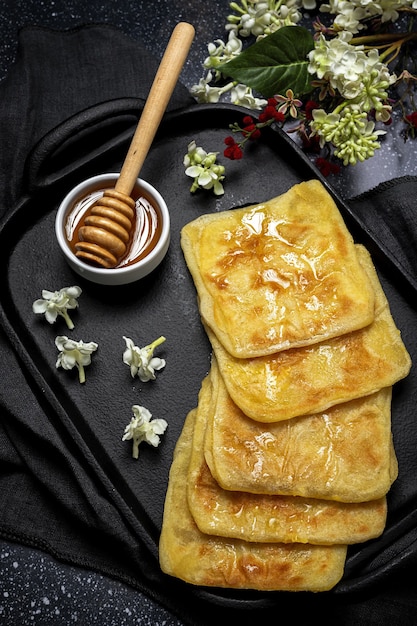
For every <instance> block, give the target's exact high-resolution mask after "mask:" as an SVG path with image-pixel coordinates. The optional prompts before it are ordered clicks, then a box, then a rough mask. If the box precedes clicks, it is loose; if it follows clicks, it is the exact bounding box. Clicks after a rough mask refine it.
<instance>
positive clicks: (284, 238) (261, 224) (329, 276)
mask: <svg viewBox="0 0 417 626" xmlns="http://www.w3.org/2000/svg"><path fill="white" fill-rule="evenodd" d="M181 245H182V249H183V252H184V256H185V259H186V262H187V265H188V268H189V270H190V272H191V275H192V277H193V280H194V283H195V286H196V289H197V293H198V297H199V306H200V313H201V316H202V319H203V321H204V322H205V323H206V324H207V325H208V326H209V327H210V328H211V329H212V330H213V332H214V333H215V334H216V336H217V338H218V340H219V341H220V342H221V343H222V344H223V346H224V348H225V349H226V350H227V351H228V352H230V353H231V354H232V355H233V356H235V357H238V358H251V357H255V356H264V355H267V354H273V353H275V352H278V351H280V350H286V349H288V348H294V347H299V346H306V345H312V344H314V343H317V342H319V341H324V340H327V339H330V338H331V337H336V336H339V335H342V334H344V333H347V332H351V331H353V330H357V329H359V328H363V327H364V326H366V325H368V324H370V323H371V322H372V321H373V318H374V293H373V289H372V286H371V285H370V283H369V279H368V277H367V275H366V273H365V271H364V270H363V268H362V267H361V264H360V263H359V260H358V258H357V253H356V250H355V246H354V243H353V239H352V237H351V235H350V233H349V231H348V230H347V228H346V225H345V223H344V222H343V219H342V217H341V215H340V212H339V210H338V208H337V207H336V205H335V203H334V201H333V199H332V198H331V196H330V195H329V194H328V192H327V191H326V190H325V188H324V187H323V186H322V184H321V183H320V182H319V181H316V180H311V181H308V182H304V183H300V184H298V185H295V186H294V187H292V188H291V189H290V190H289V191H287V192H286V193H284V194H282V195H281V196H278V197H277V198H274V199H272V200H270V201H268V202H265V203H262V204H258V205H255V206H253V207H248V208H243V209H234V210H230V211H224V212H221V213H212V214H209V215H203V216H201V217H199V218H197V219H196V220H194V221H192V222H190V223H189V224H187V225H186V226H184V228H183V229H182V234H181Z"/></svg>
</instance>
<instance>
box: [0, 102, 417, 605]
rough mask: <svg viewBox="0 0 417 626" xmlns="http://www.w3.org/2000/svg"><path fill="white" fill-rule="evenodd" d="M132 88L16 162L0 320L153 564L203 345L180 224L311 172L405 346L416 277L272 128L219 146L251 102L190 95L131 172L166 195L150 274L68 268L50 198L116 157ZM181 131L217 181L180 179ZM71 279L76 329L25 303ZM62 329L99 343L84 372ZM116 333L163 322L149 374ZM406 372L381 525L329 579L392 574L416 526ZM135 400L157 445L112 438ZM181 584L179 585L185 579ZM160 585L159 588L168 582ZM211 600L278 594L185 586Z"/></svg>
mask: <svg viewBox="0 0 417 626" xmlns="http://www.w3.org/2000/svg"><path fill="white" fill-rule="evenodd" d="M136 106H137V103H136V102H135V101H134V100H133V99H122V100H115V101H111V102H109V103H103V104H102V105H100V106H98V107H93V108H92V109H89V110H87V111H85V112H83V113H82V114H79V115H77V116H76V117H74V118H72V119H70V120H68V122H66V123H64V124H63V125H61V126H60V127H58V128H57V129H55V130H54V131H52V132H51V133H50V134H49V135H47V136H46V137H45V138H44V139H43V140H42V141H41V143H40V144H39V145H38V146H37V147H36V149H35V150H34V152H33V153H32V155H31V156H30V159H29V161H28V164H27V171H26V175H27V193H26V194H25V195H24V197H23V198H22V200H21V201H20V203H19V204H18V206H17V207H16V208H15V210H14V211H13V212H12V213H11V214H10V215H9V216H8V217H7V218H6V220H5V221H4V222H3V224H2V227H1V231H0V255H1V265H0V267H1V270H0V272H1V280H2V289H1V290H0V312H1V322H2V325H3V327H4V329H5V331H6V333H7V334H8V336H9V338H10V340H11V341H12V343H13V345H14V347H15V349H16V351H17V352H18V354H19V356H20V359H21V361H22V363H23V364H24V367H25V368H26V370H27V373H28V376H29V377H30V378H31V380H32V384H33V387H34V389H35V390H36V393H38V394H39V397H42V404H43V405H45V406H47V409H46V410H47V413H48V415H49V419H53V420H54V421H55V423H57V424H58V427H59V428H60V429H61V430H62V432H64V433H66V434H67V435H68V434H69V435H70V436H71V438H72V440H73V441H74V442H75V443H76V445H77V446H79V447H80V449H81V450H82V451H83V453H84V454H85V456H86V458H87V459H88V460H89V462H90V464H91V467H92V468H93V470H94V471H95V472H96V474H97V476H98V477H99V479H100V481H101V484H102V486H103V488H104V489H105V491H106V493H107V495H108V497H109V498H111V499H112V500H113V501H114V502H115V503H116V505H117V506H119V507H121V509H123V511H124V512H125V515H126V516H127V517H128V518H129V519H128V521H129V523H130V524H131V525H132V527H133V528H134V529H135V532H136V534H137V537H138V541H141V542H143V543H144V544H146V546H147V547H148V548H149V550H150V551H151V553H152V554H153V557H154V567H155V576H156V577H157V576H158V572H159V565H158V538H159V533H160V528H161V521H162V513H163V505H164V499H165V492H166V487H167V481H168V473H169V469H170V466H171V461H172V454H173V450H174V447H175V444H176V441H177V438H178V436H179V434H180V432H181V429H182V425H183V422H184V419H185V417H186V415H187V413H188V412H189V411H190V409H192V408H193V407H195V406H196V403H197V396H198V392H199V389H200V385H201V381H202V379H203V377H204V376H205V375H206V374H207V372H208V370H209V367H210V355H211V351H210V345H209V342H208V340H207V337H206V334H205V332H204V330H203V327H202V324H201V322H200V318H199V313H198V307H197V300H196V292H195V288H194V285H193V282H192V280H191V277H190V275H189V272H188V270H187V267H186V264H185V261H184V258H183V255H182V251H181V248H180V231H181V228H182V226H183V225H184V224H186V223H187V222H189V221H191V220H193V219H194V218H196V217H198V216H199V215H202V214H204V213H211V212H215V211H222V210H225V209H230V208H232V207H237V206H242V205H247V204H252V203H257V202H261V201H264V200H267V199H269V198H271V197H273V196H276V195H279V194H281V193H283V192H285V191H287V190H288V189H289V188H290V187H291V186H292V185H294V184H296V183H299V182H301V181H304V180H308V179H311V178H318V179H320V180H321V181H322V183H323V184H324V185H325V186H326V187H327V189H328V191H329V192H330V193H331V194H332V195H333V197H334V198H335V200H336V202H337V204H338V206H339V208H340V211H341V213H342V215H343V217H344V219H345V221H346V223H347V225H348V227H349V229H350V230H351V232H352V234H353V236H354V238H355V240H356V241H357V242H361V243H364V244H365V245H367V247H368V248H369V249H370V251H371V253H372V254H373V258H374V262H375V264H376V267H377V269H378V272H379V274H380V278H381V281H382V284H383V287H384V289H385V292H386V294H387V296H388V299H389V301H390V305H391V310H392V314H393V316H394V318H395V320H396V323H397V325H398V327H399V328H400V330H401V332H402V335H403V339H404V342H405V343H406V346H407V348H408V350H409V352H410V354H411V356H412V358H414V357H415V356H416V355H415V354H414V353H415V351H416V348H415V344H416V341H415V337H416V332H415V331H416V328H417V319H416V311H415V305H414V301H415V290H416V283H415V281H414V279H413V278H412V277H411V279H410V277H404V276H402V274H401V271H400V269H399V268H398V266H397V264H396V261H395V259H393V258H391V257H390V256H389V255H388V253H387V251H386V250H384V249H383V247H381V244H380V243H379V244H378V243H377V242H376V241H375V240H374V239H373V236H372V233H369V232H367V231H366V230H365V228H364V227H363V225H362V224H361V223H360V221H359V220H358V219H357V218H356V217H355V215H354V214H352V212H351V211H350V209H349V206H348V205H347V204H346V203H344V202H343V201H342V200H341V199H340V198H339V197H338V196H337V194H336V193H335V191H334V190H333V189H332V188H331V187H329V185H328V184H327V182H326V180H325V179H324V178H322V177H321V175H320V173H319V172H318V171H317V170H316V168H314V166H313V165H312V164H311V162H310V161H309V159H308V158H306V156H305V155H304V154H303V153H302V151H301V150H299V149H298V147H297V146H296V145H295V143H294V142H293V140H292V139H290V138H289V137H288V136H287V135H286V134H285V133H284V132H282V131H281V130H280V129H278V128H268V129H264V131H263V134H262V138H261V140H259V141H257V142H252V143H250V144H249V145H248V146H247V148H246V150H245V156H244V158H243V160H241V161H234V162H232V161H228V160H226V159H225V158H224V157H223V155H222V151H223V148H224V144H223V141H224V138H225V137H226V136H227V135H229V134H230V129H229V125H230V124H231V123H233V122H235V121H241V118H242V116H243V115H246V114H247V113H248V111H247V110H246V109H241V108H239V107H234V106H231V105H201V106H193V107H190V108H188V109H184V110H181V111H177V112H174V113H171V114H169V115H167V116H166V117H165V118H164V122H163V124H162V125H161V128H160V131H159V132H158V135H157V137H156V139H155V141H154V145H153V147H152V149H151V151H150V154H149V156H148V158H147V160H146V162H145V165H144V167H143V170H142V172H141V177H142V178H144V179H145V180H147V181H148V182H150V183H151V184H153V185H154V186H155V187H156V188H157V189H158V190H159V191H160V192H161V194H162V195H163V196H164V198H165V200H166V202H167V204H168V207H169V210H170V214H171V221H172V238H171V244H170V249H169V251H168V254H167V256H166V258H165V260H164V261H163V263H162V264H161V265H160V267H159V268H157V269H156V270H155V271H154V272H153V273H152V274H151V275H150V276H148V277H147V278H145V279H143V280H142V281H140V282H137V283H134V284H131V285H128V286H124V287H107V286H101V285H94V284H92V283H89V282H86V281H85V280H83V279H82V278H80V277H78V276H77V275H76V274H74V273H73V272H72V270H71V269H70V268H69V267H68V266H67V264H66V262H65V260H64V259H63V257H62V255H61V253H60V250H59V248H58V244H57V242H56V240H55V235H54V219H55V214H56V210H57V207H58V205H59V202H60V201H61V199H62V198H63V197H64V195H65V194H66V193H67V192H68V191H69V189H70V188H71V187H72V186H74V185H75V184H77V183H78V182H80V181H81V180H83V179H85V178H86V177H88V176H90V175H93V174H99V173H102V172H113V171H115V172H117V171H119V170H120V167H121V163H122V160H123V157H124V154H125V152H126V150H127V146H128V142H129V140H130V138H131V135H132V132H133V130H134V126H135V124H136V121H137V115H138V112H137V110H136ZM192 140H195V141H196V142H197V145H201V146H203V147H204V148H205V149H206V150H207V151H214V152H219V153H220V154H219V161H220V162H222V163H223V164H225V165H226V168H227V172H226V179H225V181H224V187H225V193H224V195H223V196H221V197H218V198H216V197H215V196H214V194H213V193H212V192H207V191H205V192H197V193H195V194H191V193H190V191H189V188H190V185H191V182H192V181H191V179H189V178H187V177H186V176H185V173H184V166H183V157H184V155H185V154H186V152H187V146H188V143H189V142H190V141H192ZM73 284H78V285H80V286H81V288H82V290H83V293H82V295H81V297H80V300H79V303H80V306H79V309H78V310H77V311H75V312H73V313H72V318H73V321H74V323H75V329H74V330H73V331H68V330H67V328H66V326H65V323H64V322H63V321H61V320H59V321H58V322H57V323H56V324H55V325H53V326H51V325H49V324H48V323H47V322H46V321H45V319H44V317H43V316H37V315H34V314H33V312H32V303H33V301H34V300H35V299H36V298H39V297H40V296H41V292H42V289H50V290H55V289H60V288H61V287H64V286H69V285H73ZM58 334H67V335H68V336H71V337H73V338H74V339H83V340H84V341H96V342H97V343H98V344H99V348H98V351H97V353H95V354H94V355H93V361H92V364H91V365H90V366H89V367H88V368H87V370H86V377H87V381H86V383H85V385H80V384H79V383H78V380H77V374H76V372H75V371H71V372H64V371H63V370H62V369H60V370H57V369H56V367H55V361H56V357H57V350H56V348H55V345H54V339H55V337H56V335H58ZM123 335H125V336H128V337H131V338H132V339H133V340H134V342H135V343H136V344H137V345H139V346H143V345H146V344H147V343H150V342H151V341H152V340H154V339H156V338H157V337H158V336H159V335H165V337H166V338H167V340H166V342H165V343H164V344H163V345H162V346H161V347H160V348H158V352H157V354H158V355H160V356H162V357H163V358H165V359H166V367H165V369H164V370H162V371H161V372H160V373H159V374H158V376H157V380H156V381H153V382H150V383H147V384H142V383H140V381H139V380H138V379H135V380H133V379H132V378H131V377H130V373H129V368H128V367H127V366H126V365H124V364H123V362H122V354H123V351H124V341H123V338H122V337H123ZM415 389H416V375H415V371H414V368H413V369H412V371H411V373H410V375H409V377H408V378H407V379H406V380H405V381H402V382H401V383H399V384H398V385H396V387H395V393H394V399H393V416H392V424H393V426H392V427H393V434H394V443H395V447H396V452H397V456H398V460H399V471H400V475H399V478H398V480H397V481H396V483H395V484H394V486H393V488H392V490H391V492H390V494H389V517H388V521H387V527H386V531H385V533H384V534H383V536H382V537H381V538H379V539H377V540H374V541H372V542H368V543H366V544H363V545H360V546H352V547H351V548H349V552H348V559H347V564H346V571H345V576H344V578H343V580H342V581H341V582H340V584H339V585H338V586H337V587H336V588H335V589H334V590H333V591H332V592H331V593H332V594H349V593H351V592H354V591H356V590H361V589H364V588H367V587H371V586H372V585H375V584H376V583H378V582H379V581H380V580H381V579H385V578H386V577H387V576H389V575H390V574H392V575H394V574H395V572H396V571H397V570H398V568H400V567H401V563H402V562H403V561H404V559H407V558H408V557H409V555H410V552H411V553H412V552H413V550H414V549H415V548H413V545H412V542H411V539H409V536H410V535H409V533H411V532H412V530H413V529H414V528H415V526H416V517H417V516H416V501H417V497H416V487H415V483H414V480H415V475H416V472H417V461H416V460H415V457H416V456H417V455H415V450H417V434H416V428H415V426H414V421H415V420H414V407H415V398H414V396H415ZM133 404H143V405H144V406H146V407H147V408H148V409H149V410H150V411H151V413H152V414H153V416H154V417H160V418H164V419H166V420H167V422H168V424H169V426H168V429H167V431H166V433H165V435H164V436H163V438H162V443H161V445H160V446H159V448H158V449H156V450H155V449H153V448H150V447H148V446H146V445H144V446H142V447H141V449H140V458H139V460H138V461H134V460H133V459H132V457H131V443H130V442H122V441H121V437H122V434H123V430H124V427H125V425H126V424H127V423H128V421H129V420H130V417H131V406H132V405H133ZM186 588H187V586H186ZM167 593H169V591H168V590H167ZM191 593H193V594H201V597H204V598H205V599H206V600H208V601H209V602H212V603H214V604H217V605H221V606H226V605H227V606H239V607H242V606H243V607H247V606H252V607H256V606H262V605H269V604H271V602H273V601H275V599H276V595H275V594H261V593H255V592H250V593H248V592H241V593H240V592H233V591H231V590H230V592H229V591H228V590H204V589H193V590H192V591H191Z"/></svg>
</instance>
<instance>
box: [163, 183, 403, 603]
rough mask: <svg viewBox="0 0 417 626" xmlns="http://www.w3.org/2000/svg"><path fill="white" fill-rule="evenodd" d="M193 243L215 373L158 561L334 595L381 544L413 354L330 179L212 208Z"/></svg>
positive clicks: (179, 473)
mask: <svg viewBox="0 0 417 626" xmlns="http://www.w3.org/2000/svg"><path fill="white" fill-rule="evenodd" d="M181 241H182V248H183V252H184V255H185V259H186V262H187V265H188V268H189V270H190V272H191V275H192V277H193V280H194V283H195V286H196V290H197V293H198V302H199V310H200V314H201V318H202V322H203V324H204V326H205V328H206V331H207V334H208V337H209V339H210V342H211V345H212V348H213V355H212V363H211V369H210V372H209V373H208V375H207V376H206V378H204V380H203V381H202V386H201V390H200V393H199V397H198V405H197V406H196V407H194V408H192V410H191V411H190V413H189V414H188V416H187V418H186V421H185V424H184V428H183V431H182V434H181V436H180V438H179V440H178V443H177V446H176V449H175V453H174V459H173V463H172V467H171V471H170V477H169V484H168V490H167V495H166V502H165V510H164V518H163V524H162V533H161V539H160V564H161V568H162V570H163V571H164V572H166V573H168V574H170V575H172V576H176V577H178V578H181V579H183V580H185V581H187V582H189V583H192V584H196V585H205V586H214V587H230V588H247V589H258V590H285V591H300V590H303V591H325V590H328V589H331V588H332V587H333V586H334V585H336V583H337V582H338V581H339V580H340V579H341V577H342V576H343V571H344V565H345V559H346V553H347V546H348V545H350V544H354V543H360V542H364V541H367V540H369V539H371V538H375V537H378V536H379V535H380V534H381V533H382V532H383V530H384V527H385V523H386V514H387V502H386V494H387V492H388V491H389V489H390V487H391V485H392V482H393V481H394V480H395V478H396V477H397V473H398V466H397V460H396V456H395V450H394V447H393V441H392V434H391V392H392V386H393V385H394V384H395V383H396V382H397V381H399V380H400V379H402V378H404V377H405V376H406V375H407V374H408V372H409V369H410V366H411V361H410V357H409V355H408V353H407V350H406V348H405V346H404V344H403V342H402V340H401V336H400V332H399V330H398V329H397V327H396V325H395V322H394V320H393V318H392V316H391V313H390V309H389V305H388V302H387V299H386V297H385V295H384V292H383V290H382V287H381V285H380V282H379V279H378V276H377V273H376V271H375V269H374V266H373V264H372V261H371V258H370V255H369V254H368V252H367V251H366V249H365V248H364V247H363V246H361V245H357V244H355V243H354V241H353V239H352V237H351V235H350V233H349V232H348V230H347V228H346V225H345V224H344V222H343V219H342V217H341V215H340V213H339V211H338V209H337V207H336V205H335V203H334V201H333V200H332V198H331V197H330V195H329V194H328V193H327V191H326V190H325V188H324V187H323V186H322V185H321V183H320V182H318V181H309V182H306V183H301V184H299V185H296V186H294V187H293V188H291V189H290V190H289V191H288V192H287V193H285V194H283V195H281V196H279V197H277V198H274V199H273V200H271V201H269V202H266V203H263V204H259V205H255V206H251V207H246V208H243V209H235V210H231V211H225V212H222V213H215V214H211V215H204V216H201V217H200V218H198V219H196V220H194V221H193V222H191V223H189V224H187V225H186V226H185V227H184V228H183V231H182V240H181Z"/></svg>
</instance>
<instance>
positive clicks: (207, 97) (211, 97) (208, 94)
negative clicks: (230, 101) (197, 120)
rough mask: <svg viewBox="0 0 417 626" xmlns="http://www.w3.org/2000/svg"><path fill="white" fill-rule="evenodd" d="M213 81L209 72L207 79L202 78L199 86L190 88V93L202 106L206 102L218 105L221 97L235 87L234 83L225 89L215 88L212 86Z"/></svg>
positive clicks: (224, 87) (225, 86)
mask: <svg viewBox="0 0 417 626" xmlns="http://www.w3.org/2000/svg"><path fill="white" fill-rule="evenodd" d="M212 80H213V74H212V73H211V72H207V75H206V77H205V78H204V77H203V78H200V80H199V82H198V85H193V86H192V87H191V88H190V93H191V95H193V96H194V97H195V98H196V100H197V102H199V103H200V104H202V103H204V102H208V103H216V102H218V101H219V100H220V98H221V96H222V95H223V94H224V93H226V92H228V91H230V90H231V88H232V87H233V82H229V83H227V85H224V86H223V87H213V86H211V85H210V83H211V81H212Z"/></svg>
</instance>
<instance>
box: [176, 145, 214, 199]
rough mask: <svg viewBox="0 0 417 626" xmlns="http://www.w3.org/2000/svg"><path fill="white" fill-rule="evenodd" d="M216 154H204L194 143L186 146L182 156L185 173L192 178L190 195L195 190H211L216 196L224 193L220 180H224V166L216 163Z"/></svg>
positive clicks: (202, 149)
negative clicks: (184, 153) (186, 148)
mask: <svg viewBox="0 0 417 626" xmlns="http://www.w3.org/2000/svg"><path fill="white" fill-rule="evenodd" d="M217 154H218V153H217V152H206V150H204V148H202V147H201V146H197V144H196V142H195V141H191V142H190V143H189V144H188V152H187V154H186V155H185V156H184V160H183V163H184V165H185V168H186V169H185V173H186V175H187V176H189V177H190V178H193V184H192V185H191V187H190V191H191V193H194V192H195V191H197V189H199V188H201V189H213V191H214V193H215V195H216V196H221V195H222V194H223V193H224V189H223V185H222V180H223V179H224V166H223V165H219V164H218V163H217Z"/></svg>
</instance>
